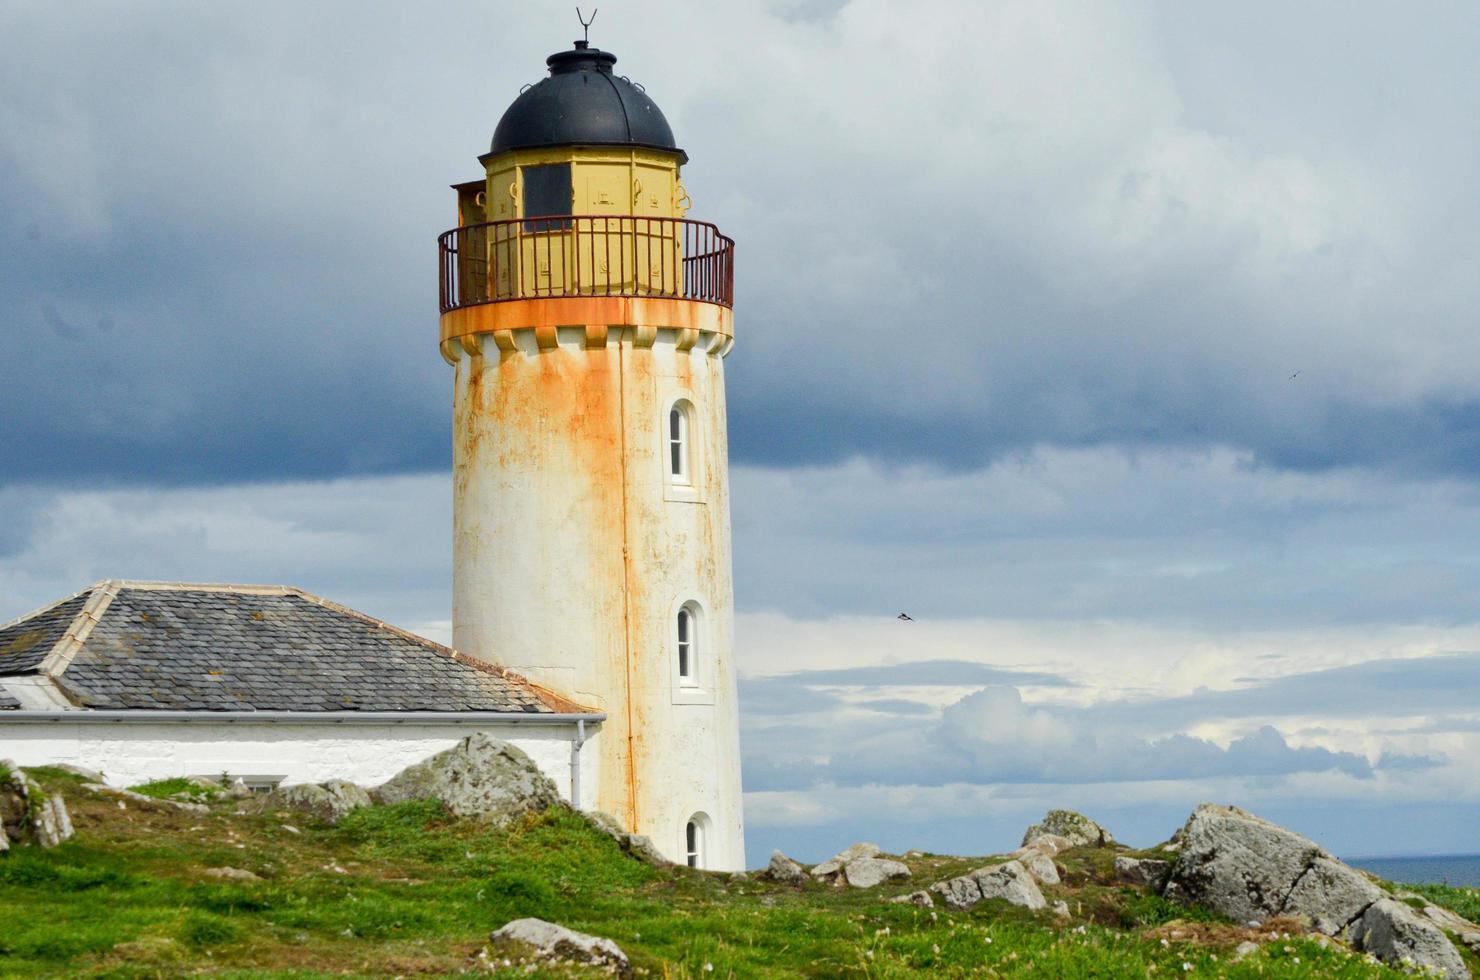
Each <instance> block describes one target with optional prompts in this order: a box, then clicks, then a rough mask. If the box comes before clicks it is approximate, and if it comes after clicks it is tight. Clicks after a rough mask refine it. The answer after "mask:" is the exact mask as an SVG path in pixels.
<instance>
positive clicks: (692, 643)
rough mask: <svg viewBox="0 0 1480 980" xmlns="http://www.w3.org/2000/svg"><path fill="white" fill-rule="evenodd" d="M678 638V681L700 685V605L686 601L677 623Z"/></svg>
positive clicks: (691, 685) (679, 612)
mask: <svg viewBox="0 0 1480 980" xmlns="http://www.w3.org/2000/svg"><path fill="white" fill-rule="evenodd" d="M675 626H676V628H677V639H678V683H679V684H680V685H682V686H683V687H698V686H699V607H698V606H696V605H694V604H693V603H692V602H687V603H684V604H683V605H682V606H681V607H679V610H678V621H677V623H676V624H675Z"/></svg>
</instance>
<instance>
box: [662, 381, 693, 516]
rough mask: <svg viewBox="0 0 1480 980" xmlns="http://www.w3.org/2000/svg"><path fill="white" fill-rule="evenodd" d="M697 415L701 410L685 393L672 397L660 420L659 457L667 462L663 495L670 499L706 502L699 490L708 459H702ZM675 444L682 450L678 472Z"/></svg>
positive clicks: (686, 501)
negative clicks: (675, 430) (676, 428)
mask: <svg viewBox="0 0 1480 980" xmlns="http://www.w3.org/2000/svg"><path fill="white" fill-rule="evenodd" d="M674 413H677V415H678V420H679V423H678V424H679V432H678V435H677V437H675V436H674V434H673V418H674ZM697 418H698V409H696V408H695V407H694V399H693V397H692V396H690V395H688V394H687V393H682V394H679V395H678V396H677V397H675V398H673V399H671V400H669V402H668V405H667V407H666V408H665V409H664V411H663V417H662V418H661V419H659V420H658V433H659V436H660V437H661V438H660V440H659V443H660V445H659V458H660V459H661V460H662V465H663V496H664V499H666V500H673V501H678V502H680V503H691V504H694V503H703V502H704V500H703V497H702V495H701V493H700V489H699V487H700V485H701V483H702V477H703V466H704V460H703V459H702V458H700V453H699V445H698V440H697V439H696V438H695V432H696V426H695V422H696V421H697ZM675 445H676V446H677V447H678V450H679V468H678V472H676V473H675V472H674V467H673V450H674V447H675Z"/></svg>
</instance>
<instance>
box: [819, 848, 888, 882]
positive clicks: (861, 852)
mask: <svg viewBox="0 0 1480 980" xmlns="http://www.w3.org/2000/svg"><path fill="white" fill-rule="evenodd" d="M880 853H881V852H880V850H879V845H878V844H868V843H859V844H854V845H853V846H852V847H846V848H844V849H843V850H841V851H839V852H838V853H837V854H834V855H833V856H832V857H830V858H828V859H827V860H826V861H823V862H822V863H821V864H819V865H816V866H815V867H813V868H812V877H814V878H824V879H832V878H835V877H836V876H837V875H839V874H840V873H842V870H843V867H844V865H846V864H847V863H848V862H849V861H857V860H859V859H860V858H871V857H878V856H879V854H880Z"/></svg>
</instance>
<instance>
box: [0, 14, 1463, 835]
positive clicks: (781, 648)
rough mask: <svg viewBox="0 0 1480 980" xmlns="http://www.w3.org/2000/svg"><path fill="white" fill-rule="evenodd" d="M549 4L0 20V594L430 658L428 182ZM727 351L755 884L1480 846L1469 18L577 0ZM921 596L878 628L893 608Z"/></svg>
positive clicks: (455, 163)
mask: <svg viewBox="0 0 1480 980" xmlns="http://www.w3.org/2000/svg"><path fill="white" fill-rule="evenodd" d="M575 27H576V25H575V18H574V15H573V12H572V11H571V10H570V9H569V6H568V5H567V4H563V3H546V2H541V3H517V4H516V3H505V2H482V3H447V4H440V5H438V7H437V12H436V16H427V14H426V12H425V11H424V10H420V9H417V8H414V7H412V6H410V5H404V4H389V3H356V4H350V3H344V2H324V3H319V4H313V5H302V4H289V3H275V2H267V3H260V4H255V5H253V6H252V8H251V9H250V10H247V9H245V8H241V7H240V6H239V5H227V4H221V3H204V4H164V3H149V2H141V3H137V4H132V5H130V6H129V7H128V9H126V10H125V9H123V8H110V9H106V10H105V9H104V8H101V7H95V6H88V5H79V4H51V3H39V2H36V3H33V2H27V0H6V2H4V3H0V324H3V328H0V514H3V515H5V520H3V521H0V620H4V619H9V618H11V617H13V616H19V615H21V614H22V613H24V612H26V611H28V610H30V609H32V608H34V607H37V606H39V605H42V604H44V603H46V602H48V601H51V600H53V599H56V598H58V597H60V596H62V595H65V594H68V593H71V592H73V591H76V590H77V589H79V588H81V587H82V586H84V585H86V584H88V583H89V582H92V581H95V580H97V579H100V578H104V577H130V578H149V579H170V580H189V581H263V582H290V583H292V584H295V585H299V586H301V587H304V588H307V589H310V590H311V591H314V592H317V593H320V594H323V595H327V596H329V597H331V598H334V599H336V600H338V601H341V602H344V603H346V604H349V605H351V606H355V607H356V608H360V609H363V610H365V611H367V612H371V613H373V614H375V615H376V616H379V617H383V618H385V619H387V620H390V621H392V622H396V623H398V624H401V625H403V626H406V627H407V628H411V629H416V630H419V631H421V632H423V633H425V634H426V635H428V636H431V637H433V638H434V639H439V640H446V639H448V638H449V634H450V629H449V623H448V617H449V607H450V568H451V557H450V553H451V547H450V544H451V541H450V539H451V535H450V521H451V515H450V476H449V469H450V457H451V453H450V446H451V438H450V417H451V413H450V392H451V377H450V373H449V369H448V368H447V366H446V364H445V363H444V362H443V361H442V360H441V358H440V356H438V354H437V350H436V289H437V286H436V272H435V256H434V250H435V238H436V235H437V234H438V233H440V232H441V231H443V230H445V229H446V228H447V227H450V226H451V224H452V223H453V221H454V217H453V206H452V205H453V202H452V195H451V192H450V191H449V190H448V188H447V185H448V184H451V183H455V182H458V181H463V180H467V179H470V178H474V177H476V176H478V174H479V173H480V169H479V165H478V163H477V161H476V157H477V156H478V154H480V153H482V152H485V151H486V149H487V143H488V140H489V138H490V136H491V134H492V131H493V127H494V125H495V124H496V123H497V121H498V118H499V116H500V114H501V113H502V111H503V109H504V108H505V107H506V106H507V104H508V103H509V102H510V101H512V99H513V98H514V97H515V96H516V95H517V94H518V92H519V89H520V87H521V86H522V85H524V84H526V83H530V82H533V81H536V80H537V79H538V78H540V77H541V76H542V74H543V71H544V65H543V59H544V57H545V55H547V54H549V53H550V52H553V51H556V50H560V49H562V48H564V47H566V46H568V44H569V42H570V41H571V39H573V38H574V37H576V36H578V35H577V34H576V33H575V32H574V30H573V28H575ZM592 42H593V43H594V44H596V45H597V46H600V47H603V48H608V49H610V50H612V51H614V52H615V53H616V54H617V55H618V57H619V59H620V60H619V62H618V66H617V71H618V72H619V73H624V74H628V75H630V76H631V77H632V78H633V79H634V80H636V81H638V82H641V83H642V84H643V85H644V86H645V87H646V89H647V91H648V93H649V94H650V95H652V96H653V98H654V99H655V100H656V101H657V103H658V104H659V105H660V106H661V107H662V109H663V110H664V112H665V114H666V115H667V117H668V119H669V121H670V123H671V124H672V126H673V129H674V132H675V134H676V135H677V137H678V141H679V144H680V145H681V146H683V147H684V148H685V149H686V150H687V151H688V153H689V156H690V158H691V163H690V164H689V165H688V167H686V169H685V172H684V182H685V185H686V187H687V188H688V189H689V190H690V192H691V195H692V197H693V198H694V201H695V207H694V211H693V212H692V214H691V216H693V217H699V218H702V219H705V220H710V221H714V222H715V223H717V224H718V225H719V226H720V227H721V229H722V230H724V231H725V232H726V233H727V234H729V235H731V236H732V237H734V238H735V239H736V240H737V241H738V243H739V245H738V250H737V272H736V276H737V281H736V289H737V304H736V334H737V345H736V348H735V350H734V352H733V353H732V354H731V356H730V357H729V358H728V360H727V362H726V372H727V375H728V378H727V386H728V399H729V417H730V439H731V461H732V474H731V480H732V507H733V523H734V542H735V544H734V547H735V581H736V608H737V625H736V659H737V663H738V668H739V672H740V676H741V687H740V697H741V706H742V718H743V720H742V725H743V732H742V739H743V743H742V744H743V746H744V783H745V790H746V801H745V803H746V820H747V846H748V850H749V854H750V860H751V862H752V863H753V864H754V863H761V862H763V861H764V860H765V859H766V857H767V856H768V855H769V853H770V850H771V848H773V847H780V848H783V849H785V850H787V851H788V852H789V853H793V854H795V855H796V856H798V857H800V858H804V859H812V860H816V859H820V858H821V857H825V856H827V855H828V854H830V853H832V852H834V851H836V850H839V849H841V848H842V847H843V846H845V845H847V844H849V843H851V842H853V841H855V840H859V839H871V840H875V841H877V842H878V843H880V844H881V845H883V846H884V847H885V848H887V849H892V850H896V851H902V850H905V849H907V848H911V847H919V848H927V849H934V850H940V851H950V852H954V853H990V852H993V851H1001V850H1003V849H1010V848H1011V847H1012V846H1015V845H1016V843H1017V838H1018V836H1019V835H1020V834H1021V831H1022V828H1023V827H1024V826H1026V825H1027V824H1028V823H1029V822H1031V821H1032V820H1034V819H1036V818H1037V817H1038V816H1040V815H1041V814H1042V812H1043V811H1044V810H1045V809H1047V808H1048V807H1050V806H1070V807H1075V808H1080V809H1084V810H1086V811H1087V812H1089V813H1090V814H1091V815H1092V816H1095V817H1096V818H1097V819H1099V820H1101V822H1102V823H1105V824H1106V825H1107V826H1108V827H1109V828H1110V829H1111V830H1112V831H1113V832H1115V833H1116V834H1117V835H1118V836H1120V837H1121V838H1123V839H1126V840H1128V841H1131V842H1132V843H1138V844H1150V843H1153V842H1155V841H1158V840H1163V839H1165V838H1166V837H1168V836H1169V835H1170V834H1171V833H1172V831H1173V830H1175V829H1176V827H1177V826H1179V825H1180V824H1181V823H1182V821H1183V820H1185V818H1186V816H1187V814H1188V813H1189V812H1190V811H1191V809H1192V808H1193V807H1194V806H1195V805H1196V804H1197V803H1199V802H1202V801H1204V800H1216V801H1220V802H1228V803H1235V804H1239V805H1242V806H1245V807H1248V808H1250V809H1253V810H1255V811H1256V812H1258V813H1260V814H1262V815H1265V816H1267V817H1270V818H1271V819H1276V820H1279V821H1281V822H1284V823H1286V824H1288V825H1290V826H1293V827H1296V828H1297V829H1299V830H1302V831H1304V832H1306V833H1308V834H1310V835H1312V836H1314V837H1315V838H1316V839H1317V840H1319V841H1321V842H1322V843H1324V844H1325V845H1326V846H1327V847H1329V848H1330V849H1331V850H1333V851H1335V852H1337V853H1339V854H1343V855H1346V856H1359V855H1382V854H1426V853H1427V854H1437V853H1477V852H1480V612H1477V610H1476V600H1475V597H1476V596H1477V595H1480V372H1477V371H1476V370H1475V368H1476V366H1477V365H1480V330H1476V329H1475V327H1476V325H1477V324H1476V320H1477V313H1476V311H1477V310H1480V277H1477V276H1476V275H1475V273H1474V270H1475V269H1476V268H1477V263H1480V222H1477V221H1476V220H1475V217H1474V209H1473V207H1471V206H1470V202H1472V201H1473V200H1474V187H1475V186H1476V185H1477V184H1480V128H1477V125H1476V122H1475V120H1476V119H1480V77H1477V75H1476V73H1475V72H1474V71H1473V65H1472V61H1473V52H1474V51H1475V50H1477V49H1480V8H1477V7H1475V6H1474V5H1473V4H1465V3H1457V2H1456V3H1444V2H1437V0H1436V2H1434V3H1429V4H1424V5H1422V6H1421V7H1415V8H1405V9H1403V10H1395V9H1394V8H1392V7H1391V6H1389V5H1382V4H1377V3H1371V2H1358V3H1351V2H1342V3H1335V2H1321V0H1313V2H1310V3H1305V4H1299V5H1294V6H1291V5H1287V4H1276V3H1272V2H1253V3H1246V4H1238V5H1228V4H1215V3H1211V2H1201V0H1177V2H1170V0H1169V2H1164V3H1149V2H1148V3H1133V2H1126V3H1120V4H1114V5H1111V4H1094V5H1084V4H1079V3H1070V2H1062V3H1059V2H1053V0H1023V2H969V3H968V2H962V3H948V2H930V0H922V2H919V3H913V4H910V5H908V6H907V7H906V6H901V5H899V4H891V3H886V2H882V0H831V2H806V0H769V2H768V0H732V2H729V3H726V4H723V5H720V4H676V3H674V4H664V3H645V2H633V0H607V2H605V3H603V4H602V5H601V12H600V15H599V18H598V20H597V22H596V24H595V25H594V27H593V30H592ZM900 611H907V612H909V613H910V615H911V616H913V617H914V620H913V622H903V621H900V620H897V619H896V618H895V617H896V615H897V614H898V613H899V612H900Z"/></svg>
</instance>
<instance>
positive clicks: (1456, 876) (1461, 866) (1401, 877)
mask: <svg viewBox="0 0 1480 980" xmlns="http://www.w3.org/2000/svg"><path fill="white" fill-rule="evenodd" d="M1346 863H1347V864H1351V865H1355V866H1356V867H1358V868H1362V869H1364V870H1366V871H1370V872H1372V873H1373V874H1375V875H1378V876H1379V877H1382V878H1386V879H1387V880H1388V881H1397V882H1402V883H1403V884H1405V885H1423V884H1440V885H1457V886H1461V887H1464V888H1480V854H1457V855H1449V856H1445V857H1414V858H1351V859H1349V860H1348V861H1347V862H1346Z"/></svg>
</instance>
